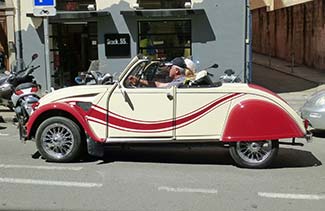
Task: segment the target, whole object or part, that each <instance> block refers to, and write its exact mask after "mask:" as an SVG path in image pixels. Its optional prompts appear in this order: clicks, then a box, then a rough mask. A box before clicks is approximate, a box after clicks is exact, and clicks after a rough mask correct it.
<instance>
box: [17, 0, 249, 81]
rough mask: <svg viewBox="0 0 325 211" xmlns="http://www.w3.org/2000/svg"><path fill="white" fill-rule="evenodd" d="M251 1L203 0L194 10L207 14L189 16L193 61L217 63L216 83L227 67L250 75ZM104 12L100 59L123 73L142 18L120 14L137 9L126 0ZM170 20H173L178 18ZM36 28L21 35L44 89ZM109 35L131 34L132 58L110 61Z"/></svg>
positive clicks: (100, 25)
mask: <svg viewBox="0 0 325 211" xmlns="http://www.w3.org/2000/svg"><path fill="white" fill-rule="evenodd" d="M195 2H200V1H195ZM248 2H249V1H248V0H243V1H238V0H202V2H201V3H194V4H193V9H204V11H205V13H204V14H202V15H193V16H190V17H186V18H190V19H191V20H192V53H193V55H192V56H193V60H194V61H195V62H197V61H198V62H199V68H205V67H208V66H210V65H212V64H214V63H217V64H219V69H217V70H215V69H212V70H210V72H211V73H213V74H214V75H215V76H214V80H215V81H216V80H218V78H219V76H220V75H222V74H223V71H224V70H225V69H228V68H231V69H233V70H235V72H236V74H238V75H240V76H241V78H242V79H243V78H244V73H245V71H246V72H247V67H248V65H247V63H248V61H249V57H248V56H249V48H248V46H247V45H246V44H245V39H246V37H247V36H248V35H247V31H248V30H247V29H248V24H247V23H246V21H247V17H246V16H247V15H248V12H249V10H248V9H247V5H248ZM103 10H106V11H109V12H110V13H111V17H105V18H103V17H100V18H99V19H98V40H99V44H98V56H99V59H100V60H103V61H104V62H103V63H104V64H105V66H106V68H105V69H106V70H107V72H110V73H116V72H121V71H122V70H123V69H124V68H125V67H126V65H127V64H128V62H129V61H130V60H131V58H132V57H134V56H135V55H136V54H137V45H136V42H137V37H138V35H137V33H138V32H137V20H139V17H136V18H134V16H133V17H131V16H130V17H128V16H123V15H121V13H120V12H121V11H123V10H134V9H133V8H132V5H130V3H129V2H127V1H125V0H121V1H118V3H116V4H113V5H111V6H109V7H106V8H103ZM247 11H248V12H247ZM23 18H27V17H23ZM31 19H32V20H33V23H34V22H39V20H40V19H39V18H31ZM156 19H159V18H156ZM169 19H173V20H174V19H175V18H169ZM183 19H184V17H183ZM142 20H143V19H142ZM34 25H35V26H37V27H36V30H35V27H34V26H32V25H29V26H28V27H27V29H26V30H24V31H23V32H22V34H23V36H22V37H23V55H24V60H25V61H26V62H27V61H29V60H30V57H31V55H32V53H34V52H37V53H39V54H40V57H39V59H38V60H37V61H36V62H35V65H37V64H40V65H41V70H37V71H35V74H34V75H35V76H36V79H37V81H38V82H39V83H41V85H42V86H43V87H45V71H44V67H45V62H44V61H45V60H44V40H43V26H42V25H40V24H37V23H34ZM106 33H129V34H130V37H131V57H130V58H121V59H107V58H106V56H105V45H104V35H105V34H106Z"/></svg>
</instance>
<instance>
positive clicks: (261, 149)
mask: <svg viewBox="0 0 325 211" xmlns="http://www.w3.org/2000/svg"><path fill="white" fill-rule="evenodd" d="M236 151H237V153H238V155H239V156H240V157H241V158H242V159H243V160H244V161H246V162H249V163H261V162H263V161H264V160H266V159H267V158H268V157H269V156H270V154H271V151H272V141H259V142H238V143H237V144H236Z"/></svg>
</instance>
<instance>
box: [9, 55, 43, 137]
mask: <svg viewBox="0 0 325 211" xmlns="http://www.w3.org/2000/svg"><path fill="white" fill-rule="evenodd" d="M37 57H38V55H37V54H34V55H33V57H32V61H31V62H30V63H29V64H28V65H27V66H26V67H25V68H24V69H23V70H22V71H20V72H18V73H17V74H15V73H13V74H12V76H11V77H10V79H9V81H10V82H11V83H12V84H13V85H14V86H13V87H12V89H13V93H12V95H11V102H12V106H13V109H14V111H15V113H16V119H17V122H18V126H17V127H18V129H19V135H20V137H21V138H22V137H23V131H24V130H23V126H24V125H25V124H26V122H27V121H28V119H29V117H30V115H31V114H32V113H33V111H34V110H35V109H34V108H33V106H35V105H36V104H37V102H38V101H39V99H40V98H41V86H40V85H39V84H37V82H36V81H35V79H34V77H33V76H32V75H31V74H32V73H33V72H34V70H36V69H38V68H39V67H40V65H38V66H36V67H34V66H30V65H31V63H32V62H33V61H34V60H35V59H36V58H37Z"/></svg>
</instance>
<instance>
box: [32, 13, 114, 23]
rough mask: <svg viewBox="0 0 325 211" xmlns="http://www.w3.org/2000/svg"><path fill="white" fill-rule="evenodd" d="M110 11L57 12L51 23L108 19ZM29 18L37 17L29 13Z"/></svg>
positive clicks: (51, 18)
mask: <svg viewBox="0 0 325 211" xmlns="http://www.w3.org/2000/svg"><path fill="white" fill-rule="evenodd" d="M108 16H111V13H110V12H108V11H57V12H56V15H55V16H51V17H50V21H62V20H97V18H99V17H108ZM27 17H35V16H34V14H33V13H28V14H27Z"/></svg>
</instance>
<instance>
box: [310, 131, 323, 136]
mask: <svg viewBox="0 0 325 211" xmlns="http://www.w3.org/2000/svg"><path fill="white" fill-rule="evenodd" d="M311 133H312V134H313V136H314V137H317V138H325V130H312V131H311Z"/></svg>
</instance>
